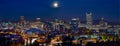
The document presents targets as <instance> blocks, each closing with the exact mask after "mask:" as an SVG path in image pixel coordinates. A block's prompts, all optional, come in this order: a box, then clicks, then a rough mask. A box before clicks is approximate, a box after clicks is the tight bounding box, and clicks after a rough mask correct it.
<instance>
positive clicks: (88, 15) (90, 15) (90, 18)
mask: <svg viewBox="0 0 120 46" xmlns="http://www.w3.org/2000/svg"><path fill="white" fill-rule="evenodd" d="M86 21H87V23H86V24H87V27H88V28H91V27H92V13H91V12H90V13H86Z"/></svg>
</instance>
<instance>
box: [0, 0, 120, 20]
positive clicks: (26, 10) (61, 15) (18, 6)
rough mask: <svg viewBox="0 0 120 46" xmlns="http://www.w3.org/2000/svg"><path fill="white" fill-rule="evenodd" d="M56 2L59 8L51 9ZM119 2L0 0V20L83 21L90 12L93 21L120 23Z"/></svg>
mask: <svg viewBox="0 0 120 46" xmlns="http://www.w3.org/2000/svg"><path fill="white" fill-rule="evenodd" d="M55 1H58V3H59V7H58V8H54V7H52V4H53V2H55ZM119 2H120V1H119V0H0V19H2V20H18V19H19V17H20V16H25V18H26V19H27V20H30V19H35V18H36V17H40V18H42V19H55V18H58V19H64V20H70V19H71V18H73V17H78V18H80V20H82V21H83V20H85V13H86V12H88V13H89V12H92V13H93V19H94V20H98V19H100V18H101V17H104V18H105V20H107V21H111V22H118V21H120V14H119V13H120V9H119Z"/></svg>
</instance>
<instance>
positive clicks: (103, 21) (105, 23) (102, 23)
mask: <svg viewBox="0 0 120 46" xmlns="http://www.w3.org/2000/svg"><path fill="white" fill-rule="evenodd" d="M99 25H100V27H101V28H107V25H108V24H107V22H105V20H104V18H103V17H102V18H101V21H100V22H99Z"/></svg>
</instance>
